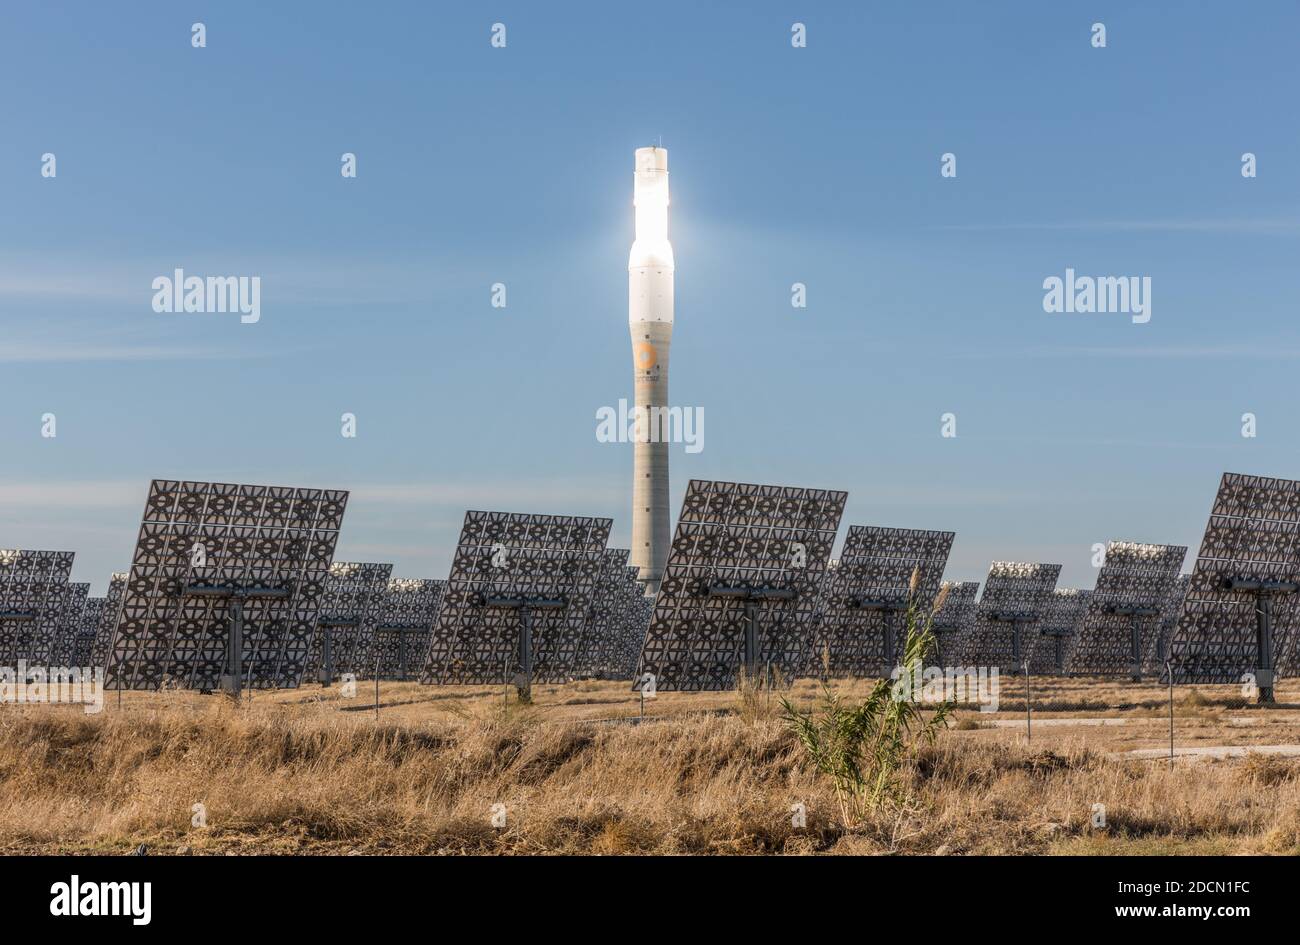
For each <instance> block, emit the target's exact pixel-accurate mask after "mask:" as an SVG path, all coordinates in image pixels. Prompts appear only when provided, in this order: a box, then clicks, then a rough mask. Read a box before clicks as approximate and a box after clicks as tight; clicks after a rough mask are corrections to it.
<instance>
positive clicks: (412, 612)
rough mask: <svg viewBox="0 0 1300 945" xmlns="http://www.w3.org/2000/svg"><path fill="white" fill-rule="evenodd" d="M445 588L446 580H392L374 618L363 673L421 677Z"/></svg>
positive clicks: (381, 677)
mask: <svg viewBox="0 0 1300 945" xmlns="http://www.w3.org/2000/svg"><path fill="white" fill-rule="evenodd" d="M446 592H447V582H446V581H434V580H425V579H421V578H393V579H392V580H391V581H389V582H388V586H387V589H386V590H385V592H384V594H383V597H382V598H381V604H380V607H379V611H378V617H377V619H376V621H375V633H374V644H373V646H372V647H371V648H370V652H369V654H368V655H367V657H366V659H365V662H364V664H363V665H362V668H361V675H363V676H368V677H370V678H375V677H376V676H377V677H378V678H379V679H390V680H404V679H414V678H416V677H418V676H419V675H420V672H421V670H422V669H423V668H424V664H425V662H426V661H427V660H428V656H429V644H430V642H431V641H432V639H433V626H434V623H435V622H437V619H438V611H439V609H440V608H441V607H442V599H443V596H444V595H445V594H446Z"/></svg>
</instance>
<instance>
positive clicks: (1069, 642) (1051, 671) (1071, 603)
mask: <svg viewBox="0 0 1300 945" xmlns="http://www.w3.org/2000/svg"><path fill="white" fill-rule="evenodd" d="M1091 597H1092V592H1091V591H1085V590H1080V589H1078V588H1074V587H1058V588H1056V589H1055V590H1054V591H1052V596H1051V598H1050V599H1049V600H1048V602H1047V609H1046V611H1045V612H1044V614H1043V620H1042V622H1041V623H1040V624H1039V625H1038V640H1037V641H1035V643H1034V647H1033V650H1032V652H1031V655H1030V660H1029V671H1030V672H1031V673H1033V674H1034V675H1035V676H1062V675H1064V674H1065V673H1066V672H1067V667H1068V666H1069V665H1070V654H1071V651H1072V650H1073V648H1074V643H1075V640H1076V639H1077V638H1078V634H1079V627H1080V626H1081V625H1082V624H1083V618H1084V615H1085V614H1086V613H1087V612H1088V600H1089V599H1090V598H1091Z"/></svg>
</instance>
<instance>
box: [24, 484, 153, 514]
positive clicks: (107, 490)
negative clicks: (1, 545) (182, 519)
mask: <svg viewBox="0 0 1300 945" xmlns="http://www.w3.org/2000/svg"><path fill="white" fill-rule="evenodd" d="M147 491H148V482H147V481H143V480H138V479H130V480H73V481H68V482H45V481H37V482H3V481H0V509H8V510H14V509H28V508H41V509H49V508H57V509H112V508H121V507H123V506H132V507H135V508H139V509H143V508H144V500H145V494H146V492H147Z"/></svg>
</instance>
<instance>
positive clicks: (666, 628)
mask: <svg viewBox="0 0 1300 945" xmlns="http://www.w3.org/2000/svg"><path fill="white" fill-rule="evenodd" d="M847 498H848V493H847V492H832V491H828V490H825V489H800V488H792V487H787V486H764V485H749V484H742V483H735V482H714V481H711V480H701V479H692V480H691V481H690V482H689V483H688V484H687V487H686V497H685V499H684V500H683V502H682V514H681V518H679V519H678V522H677V532H676V534H675V535H674V536H673V542H672V546H671V548H670V549H669V552H668V565H667V568H666V570H665V572H664V580H663V583H662V584H661V585H660V588H659V593H658V595H657V596H656V598H655V605H654V612H653V615H652V616H651V618H650V625H649V628H648V631H647V633H646V637H645V644H644V646H643V647H642V649H641V659H640V662H639V664H638V666H637V672H636V677H637V681H636V684H635V685H636V686H637V687H643V686H645V685H648V683H647V674H650V675H652V676H653V678H654V683H653V684H654V687H655V688H656V689H663V690H722V689H734V688H735V687H736V685H737V681H738V679H739V677H740V673H741V671H742V669H743V670H744V672H745V674H746V676H747V677H748V678H750V679H756V678H759V677H760V675H761V676H762V677H763V678H764V679H765V681H766V682H767V683H768V684H770V683H771V682H772V681H773V679H774V678H775V676H776V674H777V673H778V672H779V674H780V675H781V677H782V678H784V679H786V680H789V679H792V678H793V677H794V676H796V675H798V674H800V673H803V672H805V671H806V668H807V666H808V665H809V659H810V654H811V650H812V634H813V629H814V620H815V617H816V613H817V609H818V606H819V600H818V597H819V594H820V592H821V581H822V577H823V576H824V574H825V572H826V565H827V562H828V561H829V559H830V552H831V547H832V546H833V544H834V542H835V533H836V531H837V530H838V529H839V525H840V516H841V515H842V514H843V513H844V503H845V501H846V500H847ZM769 670H770V671H771V672H769Z"/></svg>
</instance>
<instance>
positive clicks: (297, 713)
mask: <svg viewBox="0 0 1300 945" xmlns="http://www.w3.org/2000/svg"><path fill="white" fill-rule="evenodd" d="M1031 686H1032V691H1031V705H1032V707H1033V713H1032V717H1031V720H1030V723H1031V724H1030V725H1029V726H1028V727H1026V725H1025V699H1024V694H1023V680H1016V679H1006V678H1004V680H1003V688H1002V692H1001V694H1000V705H999V710H1000V711H998V712H980V711H976V710H973V709H969V708H965V709H961V710H959V711H958V712H957V713H956V714H955V716H954V718H953V723H952V725H951V727H950V728H949V729H948V730H947V731H946V732H944V733H943V734H941V735H940V737H939V739H938V742H937V743H936V745H935V746H933V747H931V748H926V749H923V750H922V751H921V753H920V754H919V756H918V757H917V758H916V760H915V762H914V763H913V764H911V765H909V767H908V769H907V772H906V783H907V785H908V789H909V800H908V802H907V803H906V804H904V805H901V806H898V807H895V808H891V809H889V810H887V811H881V812H880V813H879V814H878V815H876V816H875V817H873V818H872V819H871V821H870V822H869V823H867V824H864V825H862V826H860V827H858V828H856V829H854V830H846V829H844V828H843V826H842V825H841V824H840V822H839V818H838V808H837V805H836V803H835V799H834V794H833V791H832V789H831V785H830V784H829V782H828V781H827V780H826V779H825V778H824V777H823V776H822V775H820V774H819V773H818V772H816V771H815V770H814V769H813V767H812V766H811V765H810V764H809V762H808V759H807V757H806V755H805V754H804V752H803V749H802V748H801V747H800V746H799V745H798V744H797V743H796V742H795V740H794V739H793V738H792V736H791V735H790V733H789V732H788V730H787V728H786V726H785V724H784V723H783V722H782V721H781V720H780V718H779V715H780V711H781V710H780V706H779V694H768V693H762V692H760V693H756V694H751V695H749V696H748V697H742V696H741V695H739V694H737V693H734V692H725V693H660V694H659V695H658V696H657V698H655V699H653V700H647V701H646V703H645V706H644V716H643V709H642V705H641V700H640V698H639V696H638V695H637V694H636V693H634V692H632V691H631V689H630V687H629V686H628V684H627V683H622V682H619V683H613V682H591V681H588V682H575V683H570V684H567V685H563V686H547V685H539V686H536V687H535V688H534V703H533V704H532V705H531V706H521V705H520V704H519V703H518V702H516V701H515V700H514V699H513V697H511V696H509V695H508V694H507V693H506V692H505V691H504V690H503V689H501V688H499V687H445V688H444V687H426V686H421V685H419V684H417V683H384V684H381V686H380V690H379V700H378V714H377V715H376V702H375V696H374V693H375V691H374V688H373V684H369V685H368V684H366V683H364V682H362V683H359V684H358V686H357V690H356V692H355V694H353V695H351V696H345V695H344V694H343V693H342V692H341V691H340V688H339V687H337V686H336V687H334V688H331V689H321V688H319V687H316V686H308V687H304V688H302V689H298V690H288V691H281V692H273V693H272V692H256V693H253V694H251V697H250V698H248V699H246V700H245V701H244V703H243V704H241V705H239V706H236V705H233V704H232V703H231V702H230V701H229V700H228V699H226V698H225V697H223V696H203V695H199V694H197V693H190V692H162V693H124V694H122V698H121V702H120V705H119V702H118V699H117V696H116V694H114V693H110V694H109V695H108V701H107V703H106V705H105V707H104V711H103V712H101V713H99V714H97V715H87V714H85V713H84V712H83V711H82V710H81V709H80V708H79V707H73V706H48V707H47V706H15V705H3V706H0V852H5V853H25V852H68V853H78V852H111V853H125V852H129V851H131V850H134V849H136V848H137V847H138V846H139V845H141V844H145V845H146V846H147V847H148V849H149V852H150V853H151V854H173V853H194V854H232V853H308V854H316V853H320V854H349V853H352V854H377V853H504V854H527V853H578V854H591V853H598V854H599V853H611V854H614V853H870V854H874V853H889V852H899V853H919V854H933V853H939V854H960V853H1005V854H1023V853H1086V854H1096V853H1104V854H1112V853H1154V854H1169V853H1184V852H1186V853H1300V758H1297V757H1292V756H1290V753H1289V751H1287V750H1280V749H1288V748H1289V747H1291V746H1294V747H1296V748H1297V749H1298V750H1300V685H1297V684H1293V683H1287V684H1284V685H1282V686H1280V687H1279V690H1278V693H1277V698H1278V704H1277V705H1276V706H1275V707H1269V708H1264V707H1259V706H1255V705H1251V704H1249V703H1246V702H1244V701H1243V699H1242V694H1241V692H1240V690H1239V688H1238V687H1229V686H1224V687H1214V686H1198V687H1179V688H1178V689H1177V690H1176V691H1175V693H1174V744H1175V748H1176V749H1178V751H1179V757H1178V758H1177V760H1176V761H1175V762H1174V763H1173V764H1171V763H1170V762H1169V761H1168V759H1167V753H1168V747H1169V691H1168V689H1167V688H1163V687H1161V686H1160V685H1159V684H1157V683H1150V684H1145V683H1144V684H1134V683H1127V682H1124V683H1118V682H1114V681H1106V680H1078V679H1075V680H1050V679H1033V680H1031ZM836 688H837V690H838V691H840V692H841V693H842V694H845V695H849V696H854V695H856V696H859V697H860V696H864V695H865V694H866V692H867V690H868V685H867V684H866V683H865V682H863V683H845V684H840V685H837V686H836ZM818 692H819V685H818V684H817V683H814V682H808V681H801V682H799V683H797V684H796V685H795V686H794V687H793V689H792V690H791V693H790V694H791V696H792V697H793V699H794V700H795V701H796V702H798V703H800V704H803V705H812V704H813V701H814V700H815V698H816V697H817V695H818ZM1027 729H1028V730H1027ZM1252 746H1254V748H1255V750H1253V751H1252V750H1251V749H1252ZM1193 749H1194V750H1195V751H1191V750H1193ZM1224 749H1244V752H1238V751H1232V750H1224ZM1130 752H1142V753H1143V754H1146V755H1150V756H1152V757H1143V756H1142V755H1130V754H1129V753H1130ZM196 805H201V806H196ZM800 809H801V810H803V811H804V812H806V813H805V818H804V822H803V823H802V824H800V823H797V821H799V817H798V816H797V815H796V814H797V811H798V810H800ZM792 812H796V813H792Z"/></svg>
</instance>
